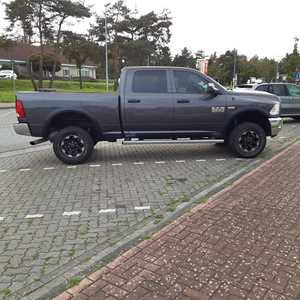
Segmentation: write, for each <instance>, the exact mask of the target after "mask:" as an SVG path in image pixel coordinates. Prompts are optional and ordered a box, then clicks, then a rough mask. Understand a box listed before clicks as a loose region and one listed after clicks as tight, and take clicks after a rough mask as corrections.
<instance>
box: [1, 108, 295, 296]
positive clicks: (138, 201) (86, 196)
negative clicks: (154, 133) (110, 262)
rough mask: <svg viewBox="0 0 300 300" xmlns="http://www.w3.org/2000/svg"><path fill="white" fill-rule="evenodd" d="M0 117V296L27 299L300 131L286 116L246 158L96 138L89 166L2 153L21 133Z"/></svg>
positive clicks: (41, 152) (48, 153) (18, 144)
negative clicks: (256, 152)
mask: <svg viewBox="0 0 300 300" xmlns="http://www.w3.org/2000/svg"><path fill="white" fill-rule="evenodd" d="M0 114H1V125H0V126H1V131H0V132H1V148H0V150H1V152H5V153H2V154H1V153H0V182H1V185H0V225H1V226H0V299H1V293H2V294H4V293H8V294H9V295H10V296H9V297H8V299H30V300H33V299H39V298H40V299H46V297H45V295H46V294H47V293H48V292H49V291H51V292H53V293H56V294H59V292H60V291H61V290H63V289H64V288H65V287H66V283H67V281H68V280H69V279H70V277H72V276H75V275H78V274H77V273H78V272H79V273H80V272H83V270H85V271H86V269H89V268H90V267H91V265H92V266H93V267H97V266H101V265H102V264H104V263H105V261H103V260H102V259H100V258H99V253H104V252H105V253H106V254H107V255H110V251H112V250H111V248H112V247H113V246H114V245H117V244H118V243H122V242H124V241H126V240H127V239H129V238H130V237H131V235H132V234H133V233H135V232H137V231H138V230H143V228H145V226H148V225H149V224H150V223H151V224H153V223H155V224H156V223H159V222H160V221H161V219H163V218H164V217H165V216H167V215H168V214H171V213H173V212H174V211H176V206H177V205H179V206H180V205H182V204H184V203H188V202H190V201H191V200H192V199H194V198H193V197H195V196H196V195H198V194H199V193H201V192H203V191H205V190H207V189H210V188H212V187H213V186H215V185H218V184H220V183H221V182H223V181H224V182H226V180H227V179H228V178H231V177H232V176H233V175H234V174H238V173H239V172H241V170H246V169H247V168H249V169H251V168H253V167H254V166H256V165H258V164H260V163H261V162H263V161H264V160H266V159H269V158H270V157H272V156H274V155H275V154H276V153H278V152H279V151H280V150H281V149H284V148H286V147H287V146H288V145H289V144H290V143H292V142H293V141H294V140H296V139H298V137H299V134H300V124H299V123H296V122H293V121H288V122H287V123H286V124H285V127H284V130H283V131H282V133H281V134H280V136H279V137H277V138H276V139H273V140H271V141H269V142H268V146H267V148H266V150H265V152H264V153H263V154H262V155H261V156H260V157H259V158H258V159H254V160H243V159H237V158H236V157H234V156H233V155H232V154H231V153H230V152H228V151H224V149H223V148H222V147H215V146H214V145H131V146H122V145H121V144H118V143H114V144H109V143H99V144H98V146H97V148H96V150H95V153H94V155H93V157H92V159H91V160H90V161H89V162H88V163H86V164H83V165H80V166H74V167H73V166H66V165H63V164H62V163H61V162H60V161H58V160H57V159H56V158H55V156H54V154H53V152H52V149H51V148H49V149H45V148H38V149H35V151H33V152H28V151H21V152H15V151H14V152H11V151H9V150H16V149H22V148H24V147H27V142H28V140H30V139H28V138H22V137H18V136H16V135H14V134H13V132H12V129H11V123H12V122H13V121H14V113H13V111H11V110H8V111H0ZM2 141H3V142H2ZM7 151H8V152H7ZM97 257H98V258H97ZM76 272H77V273H76ZM54 287H56V288H54ZM34 291H35V292H34ZM24 295H27V298H26V297H25V296H24ZM52 296H53V295H52Z"/></svg>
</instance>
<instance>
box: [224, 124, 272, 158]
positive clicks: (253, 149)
mask: <svg viewBox="0 0 300 300" xmlns="http://www.w3.org/2000/svg"><path fill="white" fill-rule="evenodd" d="M266 142H267V138H266V132H265V131H264V129H263V128H262V127H261V126H260V125H258V124H255V123H250V122H249V123H248V122H247V123H241V124H239V125H238V126H237V127H236V128H234V129H233V130H232V132H231V133H230V136H229V146H230V149H231V150H232V151H233V152H234V153H235V154H237V155H238V156H239V157H242V158H253V157H256V156H257V155H259V154H260V153H261V152H262V151H263V150H264V149H265V147H266Z"/></svg>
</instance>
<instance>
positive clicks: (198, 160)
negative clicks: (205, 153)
mask: <svg viewBox="0 0 300 300" xmlns="http://www.w3.org/2000/svg"><path fill="white" fill-rule="evenodd" d="M205 161H206V159H197V160H196V162H205Z"/></svg>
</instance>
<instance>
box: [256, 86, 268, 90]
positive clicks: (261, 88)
mask: <svg viewBox="0 0 300 300" xmlns="http://www.w3.org/2000/svg"><path fill="white" fill-rule="evenodd" d="M256 90H257V91H262V92H268V86H267V85H266V84H264V85H260V86H258V87H257V88H256Z"/></svg>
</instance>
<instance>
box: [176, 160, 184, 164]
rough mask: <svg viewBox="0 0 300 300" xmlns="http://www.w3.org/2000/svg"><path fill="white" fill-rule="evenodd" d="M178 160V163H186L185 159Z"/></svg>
mask: <svg viewBox="0 0 300 300" xmlns="http://www.w3.org/2000/svg"><path fill="white" fill-rule="evenodd" d="M176 162H177V163H178V164H182V163H185V160H176Z"/></svg>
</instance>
